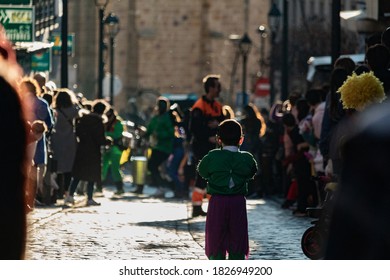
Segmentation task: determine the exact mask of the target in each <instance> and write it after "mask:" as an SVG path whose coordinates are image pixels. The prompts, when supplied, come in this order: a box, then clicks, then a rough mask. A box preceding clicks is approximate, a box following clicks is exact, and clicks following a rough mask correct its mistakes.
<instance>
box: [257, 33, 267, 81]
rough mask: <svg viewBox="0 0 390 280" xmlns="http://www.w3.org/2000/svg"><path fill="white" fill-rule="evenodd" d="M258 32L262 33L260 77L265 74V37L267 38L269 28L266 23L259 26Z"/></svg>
mask: <svg viewBox="0 0 390 280" xmlns="http://www.w3.org/2000/svg"><path fill="white" fill-rule="evenodd" d="M257 32H258V33H259V34H260V58H259V69H260V70H259V75H258V76H259V77H261V76H263V75H264V72H265V71H264V65H265V63H264V39H265V38H267V29H266V28H265V25H260V26H259V27H258V28H257Z"/></svg>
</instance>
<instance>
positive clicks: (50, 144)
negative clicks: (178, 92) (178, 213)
mask: <svg viewBox="0 0 390 280" xmlns="http://www.w3.org/2000/svg"><path fill="white" fill-rule="evenodd" d="M1 36H2V38H1V40H0V41H1V46H0V51H1V52H0V82H1V83H2V86H1V90H2V95H1V96H2V98H3V99H4V100H2V102H0V104H1V106H3V109H2V110H0V112H1V114H2V115H4V116H3V120H4V123H5V124H6V129H7V131H9V132H12V133H11V135H13V136H12V138H11V137H4V138H7V139H3V145H1V147H2V149H3V150H4V151H3V152H4V155H7V156H3V157H2V158H3V161H4V164H3V165H2V166H4V167H7V168H4V169H3V170H2V172H3V176H2V178H6V179H5V180H6V182H5V183H4V184H7V185H8V187H3V188H4V191H5V195H4V196H3V198H2V203H0V205H2V206H1V207H2V210H3V209H4V213H11V214H12V215H5V216H6V217H5V218H3V220H2V223H3V225H4V227H2V228H4V229H6V230H5V231H2V233H1V234H0V236H1V237H2V240H3V241H2V245H1V246H2V247H1V248H0V249H1V250H0V251H1V252H3V253H2V258H7V259H21V258H23V257H24V249H25V245H23V244H25V234H26V233H25V232H26V230H25V228H26V212H28V211H33V209H34V207H36V206H38V205H39V206H42V205H51V204H55V203H57V202H58V200H61V201H62V200H63V201H64V203H65V204H73V203H74V198H73V196H74V194H75V192H76V191H78V187H79V185H80V182H86V185H87V188H86V193H87V200H86V206H98V205H100V203H98V202H97V201H95V200H94V198H93V196H94V193H96V192H101V191H102V188H104V186H105V185H106V184H110V183H113V184H114V185H115V187H116V193H115V194H116V195H123V194H124V192H125V190H124V188H123V168H124V167H125V165H124V163H126V162H127V161H128V160H129V158H130V156H129V154H131V150H129V149H128V147H122V144H121V140H122V138H123V132H125V131H126V126H125V125H124V124H123V120H122V119H121V117H120V116H119V115H118V114H117V113H116V111H115V108H114V107H112V106H110V105H109V104H108V103H107V102H106V101H105V100H87V99H86V98H85V97H84V96H83V95H82V94H77V95H76V94H75V93H74V92H73V91H71V90H70V89H62V88H57V87H56V85H55V84H54V83H53V82H51V81H49V80H47V77H46V75H45V74H44V73H35V74H34V75H33V76H28V77H27V76H23V73H22V71H21V69H20V67H19V65H18V64H17V62H16V57H15V54H14V52H13V50H12V46H11V45H10V43H9V42H8V41H7V40H6V38H5V35H4V34H1ZM374 38H375V37H372V38H370V40H367V48H366V60H365V64H364V65H355V63H354V62H353V60H351V59H350V58H348V57H343V58H339V59H338V60H337V61H336V62H335V65H334V68H333V71H332V73H331V78H330V81H329V83H327V84H324V85H323V87H321V88H309V89H308V90H307V91H306V92H305V93H300V92H293V93H291V95H290V96H289V98H288V100H285V101H283V102H282V101H278V102H276V103H275V104H273V105H272V107H271V108H270V110H267V109H265V108H260V110H259V108H257V107H256V106H255V105H253V104H252V103H249V104H248V105H246V106H244V108H242V116H240V117H236V116H235V115H234V111H233V110H232V108H230V107H229V106H227V105H223V104H221V103H220V102H219V101H217V99H218V97H219V93H220V92H221V88H222V85H221V83H220V77H219V76H218V75H207V76H206V77H205V78H204V80H203V85H204V91H205V93H204V95H203V96H202V97H200V98H199V99H198V100H197V101H196V102H195V104H194V105H193V106H192V107H191V108H188V110H187V111H185V112H182V111H181V108H179V107H178V106H171V105H172V104H170V101H169V100H168V99H167V98H164V97H158V98H157V100H156V106H155V111H154V115H153V116H152V118H151V119H150V120H148V123H147V126H146V130H145V132H144V133H143V135H142V137H144V138H145V139H147V143H148V147H147V148H146V149H145V151H144V155H145V156H147V157H148V161H147V162H148V163H147V169H148V173H149V174H148V180H147V183H148V184H149V185H150V186H153V187H155V188H156V193H155V194H154V196H155V197H161V198H163V197H165V192H166V191H167V189H171V190H172V191H173V192H174V197H175V198H180V199H187V198H189V196H190V195H191V201H192V206H193V210H192V217H197V216H207V225H208V227H207V228H206V240H208V241H209V243H207V244H208V246H207V250H209V248H212V250H211V251H212V252H211V251H210V250H209V251H208V253H207V254H208V257H209V258H210V259H225V258H226V252H228V253H229V254H228V255H229V258H238V259H243V258H245V256H247V253H248V248H247V246H246V244H243V245H242V244H241V245H242V246H238V247H237V246H236V247H234V246H233V245H237V242H238V241H237V239H236V238H234V237H231V240H230V241H229V238H227V239H224V238H226V236H225V235H224V234H225V233H226V232H219V233H218V234H216V232H217V229H216V228H215V225H214V224H213V223H211V220H213V221H214V222H215V218H216V217H222V216H224V215H225V214H224V213H225V212H224V213H222V214H221V213H217V212H216V211H217V210H215V209H214V210H213V209H211V210H209V211H211V214H210V215H209V214H207V213H206V212H204V211H203V209H202V207H201V206H202V202H203V201H204V199H205V198H206V197H207V198H208V199H209V200H210V205H214V203H215V205H219V206H221V205H223V207H225V206H226V205H227V204H229V203H233V202H229V203H228V202H225V201H224V200H223V199H225V197H230V196H232V197H236V196H237V195H238V196H239V197H240V198H239V199H241V197H246V198H247V199H251V198H261V197H264V196H269V195H275V194H277V195H279V196H282V197H284V198H285V201H284V203H283V204H282V205H281V207H283V208H286V209H293V212H292V213H293V214H294V215H295V216H300V217H303V216H306V215H307V214H306V208H307V207H316V206H319V205H321V203H322V202H323V199H324V185H322V184H320V183H318V182H317V181H314V180H312V177H313V176H326V178H327V180H328V181H333V182H337V183H339V187H338V190H337V192H338V193H339V195H338V196H336V199H335V201H334V215H333V216H332V217H333V218H334V219H333V218H332V221H333V220H334V222H333V223H331V225H330V229H329V242H328V247H327V248H328V249H327V253H326V258H330V259H337V258H352V259H354V258H373V259H375V258H388V257H390V256H389V253H388V252H389V251H390V250H388V249H389V247H390V240H389V235H388V234H387V235H386V234H380V233H379V232H381V231H382V230H385V231H384V232H385V233H388V232H389V231H388V229H389V227H390V226H389V225H388V224H389V223H388V222H386V221H385V220H386V215H385V214H389V211H388V210H389V209H388V208H389V206H388V205H390V203H386V202H388V200H389V198H388V197H389V187H388V184H389V183H388V182H387V181H388V180H385V179H384V177H385V175H384V174H385V172H386V171H387V170H386V168H387V167H385V166H383V165H382V164H383V163H386V162H387V161H388V159H386V158H382V157H381V155H378V157H375V158H373V155H372V154H370V153H369V152H367V151H360V150H359V149H360V148H363V147H366V146H364V145H367V143H368V142H369V141H368V139H371V140H372V138H370V137H374V138H375V137H379V138H380V139H379V140H378V143H379V144H378V147H381V148H382V149H383V151H384V152H385V151H387V149H388V148H386V147H385V146H384V145H382V144H383V143H384V142H386V141H387V140H388V137H389V136H388V135H387V134H386V133H385V132H387V131H389V128H388V124H386V123H385V122H384V123H383V118H388V116H387V115H388V113H386V110H385V109H383V108H382V107H385V106H387V107H388V105H387V102H386V101H385V102H383V101H384V100H385V99H386V97H387V95H388V94H389V93H390V71H389V65H390V50H389V48H390V29H386V30H385V31H384V32H383V33H382V34H381V36H379V37H376V38H377V39H376V41H375V40H374ZM371 39H372V41H371ZM382 102H383V103H384V104H383V105H382V107H378V111H377V112H379V113H381V114H382V115H381V116H382V117H383V118H382V119H380V120H378V117H377V116H376V117H375V116H373V115H369V114H368V113H366V112H370V110H372V109H371V108H370V107H375V106H379V105H377V104H379V103H382ZM11 109H12V110H11ZM374 110H375V109H374ZM371 112H372V111H371ZM379 113H378V114H379ZM363 116H366V119H362V117H363ZM378 122H380V125H379V124H378ZM227 124H228V125H230V124H231V125H233V126H232V127H230V130H229V131H225V130H223V126H224V125H227ZM368 125H370V127H372V128H376V129H377V130H378V131H381V132H383V131H384V132H383V133H382V134H381V133H379V132H377V131H376V130H375V131H370V132H372V133H371V134H370V133H368V132H367V131H366V130H365V129H366V128H367V126H368ZM236 128H239V130H238V131H237V135H235V134H234V135H233V134H230V133H232V132H231V131H233V130H234V129H236ZM362 131H364V133H366V134H364V137H363V136H362V137H363V138H359V137H360V136H359V135H360V134H359V133H363V132H362ZM216 135H217V137H216ZM378 135H379V136H378ZM16 136H17V137H16ZM229 137H230V138H229ZM232 139H234V141H233V140H232ZM375 139H377V138H375ZM383 139H385V140H386V141H385V140H383ZM359 145H361V146H359ZM232 147H233V148H232ZM234 147H236V148H237V149H236V148H234ZM238 147H239V150H238ZM378 147H376V148H378ZM148 149H149V151H150V152H148ZM124 150H125V151H127V156H126V158H125V159H123V155H124ZM224 150H228V152H223V153H221V155H222V154H226V153H227V154H230V152H234V153H237V152H239V154H240V155H244V154H248V155H250V156H251V157H253V161H254V163H255V165H254V166H255V168H254V167H253V168H249V167H248V170H246V171H245V172H244V173H243V172H241V173H237V172H238V170H237V168H230V171H229V166H221V168H222V169H223V168H226V170H214V169H213V168H211V167H210V162H209V160H210V159H209V158H210V157H212V156H215V155H216V154H215V151H224ZM11 151H12V153H11ZM245 152H247V153H245ZM378 153H379V154H380V153H381V151H380V150H379V151H378ZM357 154H361V155H363V154H364V155H365V156H367V158H365V159H361V160H362V161H365V160H371V161H369V162H367V163H365V164H364V165H361V166H360V165H359V164H357V162H358V160H357V156H356V155H357ZM387 155H388V154H387ZM217 158H218V156H217ZM206 159H207V160H208V164H209V165H206V163H205V162H206ZM6 160H7V161H8V162H6ZM236 160H238V159H237V158H236V159H234V160H232V162H229V161H228V162H225V163H226V164H227V165H229V164H231V165H232V166H233V164H234V163H235V161H236ZM345 162H347V163H349V164H345ZM199 163H200V164H199ZM202 164H203V165H206V166H208V168H207V170H206V169H205V167H204V166H203V165H202ZM362 166H364V167H365V169H362ZM388 166H389V165H388ZM214 167H215V166H214ZM241 167H242V166H241ZM374 168H376V169H375V172H374V171H372V169H374ZM210 170H213V171H212V172H211V171H210ZM198 171H199V172H198ZM224 172H228V174H230V175H229V176H221V173H223V174H225V173H224ZM229 172H230V173H229ZM252 172H253V173H252ZM354 172H360V173H358V174H355V173H354ZM16 173H18V174H16ZM10 174H13V176H10ZM364 174H370V175H371V177H368V178H367V177H365V176H364ZM222 177H223V178H222ZM225 177H226V178H225ZM360 177H361V180H360V181H357V179H356V178H360ZM225 179H228V181H226V180H225ZM369 180H372V184H374V185H375V186H371V183H370V181H369ZM225 181H226V182H225ZM221 184H222V185H221ZM367 184H370V186H367ZM351 185H353V187H351ZM11 186H12V187H11ZM219 188H220V189H219ZM374 190H375V193H372V192H373V191H374ZM79 191H80V192H83V191H84V190H83V189H81V190H79ZM142 191H143V190H142V187H140V188H137V189H136V192H137V193H142ZM354 191H356V193H355V192H354ZM346 194H347V195H348V196H349V197H348V196H346ZM377 196H380V197H377ZM351 197H354V198H356V200H355V201H351ZM236 198H237V197H236ZM217 199H219V200H218V202H212V201H216V200H217ZM239 199H238V198H237V199H236V200H234V203H238V201H240V202H239V203H238V204H240V203H241V204H240V206H239V207H241V208H242V207H244V208H243V209H245V205H244V206H243V205H242V201H241V200H239ZM369 199H372V200H374V201H375V200H377V202H378V203H375V202H373V201H371V200H369ZM232 201H233V200H232ZM357 201H358V202H359V203H360V206H361V207H363V209H364V210H365V212H364V213H361V212H359V214H356V213H354V212H353V211H354V210H356V209H357V208H356V207H357V206H356V205H355V204H356V202H357ZM379 202H380V203H379ZM341 203H343V204H341ZM238 204H237V205H238ZM244 204H245V200H244ZM215 205H214V206H215ZM347 206H351V207H352V206H353V207H355V208H348V209H347ZM375 207H379V210H378V209H376V208H375ZM223 209H225V210H224V211H231V209H228V208H223ZM351 209H352V210H351ZM10 211H12V212H10ZM245 211H246V210H245ZM16 215H17V216H18V217H16V218H15V216H16ZM243 215H244V216H245V217H246V213H245V214H243ZM371 215H373V216H375V221H376V224H372V223H369V220H370V217H371ZM8 216H10V217H8ZM11 217H13V219H15V220H12V221H11V220H10V218H11ZM229 217H230V216H229ZM240 217H241V218H239V219H242V216H240ZM229 219H230V218H229ZM231 219H233V220H234V221H237V217H231ZM362 219H363V220H362ZM241 221H242V222H244V221H245V220H241ZM210 223H211V224H210ZM240 225H241V226H240V229H239V230H237V231H236V232H235V233H237V234H244V235H245V231H246V234H247V224H245V223H242V224H240ZM224 226H227V225H226V224H225V225H221V227H224ZM379 226H381V228H380V229H379V228H378V227H379ZM386 230H387V231H386ZM16 231H17V232H18V235H17V236H18V238H16V239H15V238H14V234H13V233H14V232H16ZM215 234H216V235H215ZM230 234H232V233H231V232H230ZM210 236H211V237H210ZM207 237H210V238H211V239H207ZM11 239H12V241H11ZM217 239H218V240H223V242H222V243H223V244H219V245H220V247H218V246H219V245H218V246H216V244H215V243H216V242H217V241H216V240H217ZM244 239H245V238H244ZM232 240H236V241H232ZM240 240H241V241H242V239H240ZM346 240H347V241H346ZM8 241H9V242H8ZM244 241H245V240H244ZM7 242H8V244H7ZM229 242H230V243H229ZM356 243H359V244H362V246H363V249H362V248H361V246H359V245H356ZM210 246H211V247H210ZM233 247H234V248H238V249H237V250H236V251H235V250H233V249H232V248H233Z"/></svg>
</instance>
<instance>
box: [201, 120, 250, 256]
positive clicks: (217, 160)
mask: <svg viewBox="0 0 390 280" xmlns="http://www.w3.org/2000/svg"><path fill="white" fill-rule="evenodd" d="M216 137H217V143H218V145H219V146H220V148H219V149H214V150H211V151H210V152H209V153H208V154H207V155H206V156H205V157H203V159H202V160H201V161H200V162H199V165H198V172H199V174H200V175H201V176H202V177H203V178H205V179H206V180H207V193H208V194H210V195H211V198H210V201H209V206H208V211H207V218H206V255H207V257H208V258H209V259H210V260H224V259H226V254H227V253H228V254H229V256H228V258H229V260H243V259H245V258H246V257H247V256H248V253H249V241H248V219H247V210H246V199H245V195H246V194H247V192H248V181H249V180H251V179H253V177H254V176H255V174H256V172H257V163H256V160H255V159H254V157H253V156H252V154H250V153H249V152H243V151H240V150H239V146H240V145H241V144H242V141H243V139H244V138H243V136H242V128H241V125H240V124H239V123H238V122H237V121H235V120H233V119H228V120H225V121H223V122H221V124H220V125H219V126H218V131H217V136H216Z"/></svg>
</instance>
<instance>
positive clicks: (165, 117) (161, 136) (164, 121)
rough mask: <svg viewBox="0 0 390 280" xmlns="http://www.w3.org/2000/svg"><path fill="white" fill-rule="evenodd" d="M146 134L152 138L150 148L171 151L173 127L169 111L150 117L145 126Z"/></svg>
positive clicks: (173, 134)
mask: <svg viewBox="0 0 390 280" xmlns="http://www.w3.org/2000/svg"><path fill="white" fill-rule="evenodd" d="M146 135H147V136H150V137H151V138H153V141H151V142H153V143H150V145H151V148H152V149H155V150H158V151H161V152H165V153H168V154H170V153H172V151H173V142H174V139H175V128H174V124H173V121H172V118H171V115H170V113H169V112H167V113H164V114H162V115H157V116H154V117H152V119H151V120H150V122H149V124H148V126H147V131H146Z"/></svg>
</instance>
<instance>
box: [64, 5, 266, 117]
mask: <svg viewBox="0 0 390 280" xmlns="http://www.w3.org/2000/svg"><path fill="white" fill-rule="evenodd" d="M68 2H69V4H68V5H69V20H68V22H69V24H68V26H69V27H68V29H69V32H74V33H75V36H76V37H75V45H76V49H75V56H74V57H72V58H70V64H71V65H75V68H74V69H75V70H74V72H75V79H76V84H77V89H76V91H80V92H83V93H84V95H85V96H87V97H88V98H94V97H95V96H96V92H97V72H98V71H97V69H98V62H97V61H98V59H97V54H98V26H99V23H98V9H97V8H96V7H95V4H94V1H93V0H83V1H78V0H69V1H68ZM245 5H248V9H245ZM269 8H270V1H269V0H256V1H254V0H251V1H248V0H240V1H238V0H111V2H110V3H109V4H108V6H107V8H106V14H108V13H109V12H111V11H112V12H114V13H115V14H116V15H117V16H118V17H119V19H120V29H121V31H120V32H119V34H118V35H117V37H116V47H115V74H116V75H117V76H118V78H119V79H120V82H121V84H122V87H121V91H120V93H119V94H118V95H117V96H116V97H115V100H114V104H115V107H116V108H117V109H118V110H119V111H123V108H125V107H126V104H127V102H128V99H129V98H131V97H138V96H140V95H145V96H147V95H148V94H149V93H151V94H162V93H191V92H193V93H197V94H199V95H200V94H202V93H203V88H202V83H201V81H202V78H203V77H204V76H205V75H206V74H209V73H215V74H220V75H221V81H222V87H223V89H222V99H224V100H225V101H229V102H231V103H233V102H234V100H235V94H236V93H237V92H238V91H240V89H241V87H242V78H241V76H242V74H241V73H242V72H241V71H242V64H241V63H242V58H241V57H239V61H238V62H237V63H234V62H235V57H236V53H237V50H238V47H237V45H235V43H234V42H233V41H232V40H230V39H229V35H231V34H238V35H243V34H244V32H245V21H246V20H247V21H248V24H247V26H248V30H247V32H248V34H249V37H250V38H251V39H252V43H253V45H252V49H251V52H250V54H249V59H248V68H247V69H248V70H247V73H248V78H247V86H246V88H247V89H248V90H250V89H251V87H252V86H253V85H252V84H253V81H254V79H255V78H256V74H257V72H258V71H259V56H260V50H259V49H260V35H259V34H258V33H257V32H256V30H257V27H258V26H259V25H260V24H265V25H266V24H267V14H268V11H269ZM246 11H247V12H246ZM264 42H265V44H266V46H265V53H268V51H269V40H265V41H264ZM105 53H106V54H105V60H106V71H109V63H110V61H109V59H110V58H109V56H108V54H109V52H105ZM76 66H77V68H76ZM230 95H232V96H230ZM232 105H234V104H232Z"/></svg>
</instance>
